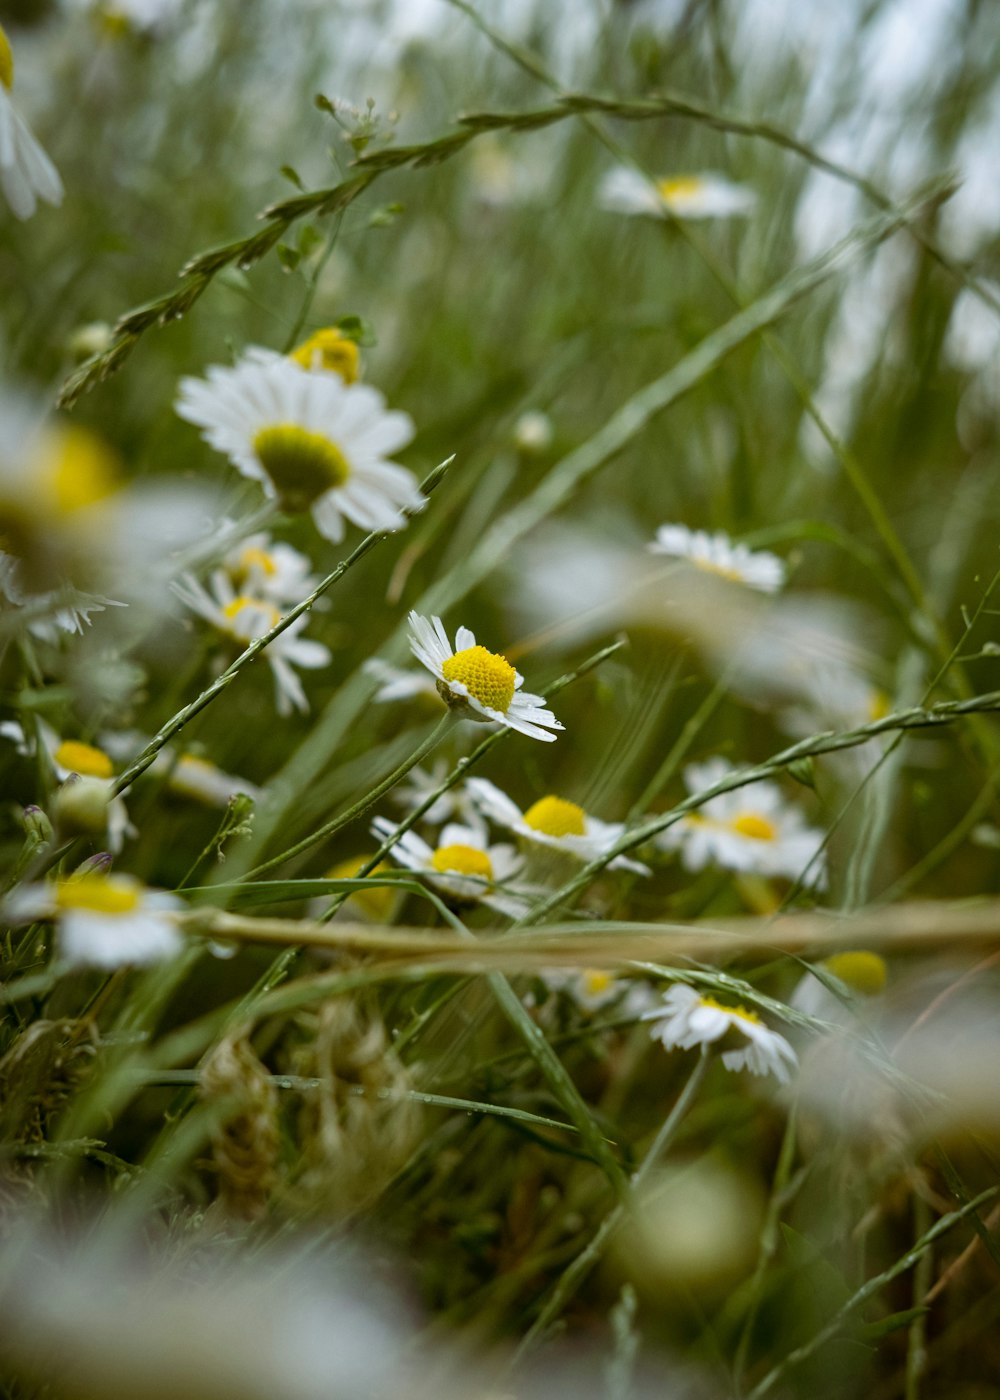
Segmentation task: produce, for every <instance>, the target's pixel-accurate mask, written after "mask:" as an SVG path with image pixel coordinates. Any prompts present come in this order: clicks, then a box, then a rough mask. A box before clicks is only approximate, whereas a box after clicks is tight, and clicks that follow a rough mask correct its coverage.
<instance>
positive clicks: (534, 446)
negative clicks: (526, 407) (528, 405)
mask: <svg viewBox="0 0 1000 1400" xmlns="http://www.w3.org/2000/svg"><path fill="white" fill-rule="evenodd" d="M554 437H555V429H554V428H553V426H552V419H551V418H550V417H549V415H548V414H547V413H541V412H540V411H539V410H538V409H532V410H531V411H530V412H528V413H522V414H521V416H520V418H519V419H518V420H517V422H516V423H515V424H514V446H515V447H517V448H518V450H519V451H521V452H524V453H525V454H526V455H527V456H529V457H533V456H534V455H535V454H536V453H540V452H547V451H548V449H549V448H550V447H551V446H552V440H553V438H554Z"/></svg>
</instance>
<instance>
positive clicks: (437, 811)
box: [392, 690, 486, 835]
mask: <svg viewBox="0 0 1000 1400" xmlns="http://www.w3.org/2000/svg"><path fill="white" fill-rule="evenodd" d="M434 693H435V695H437V691H436V690H435V692H434ZM449 771H450V765H449V764H448V761H447V759H443V758H438V759H435V761H434V764H433V766H432V768H431V771H430V772H429V773H428V772H427V771H426V770H425V769H423V768H411V769H410V771H409V773H408V774H407V776H406V779H405V780H404V781H403V782H401V783H400V784H399V785H398V786H397V787H395V788H394V789H393V792H392V796H393V800H394V801H395V802H398V803H399V805H400V806H401V807H402V808H403V810H404V811H405V812H412V811H413V809H414V808H415V807H419V806H420V804H421V802H423V801H424V800H425V799H426V798H427V797H429V796H430V794H431V793H432V792H434V791H435V790H436V789H437V788H439V787H440V786H441V784H442V783H443V782H444V780H445V778H446V777H447V776H448V773H449ZM422 820H423V821H425V822H427V823H428V825H429V826H441V825H442V824H443V823H444V822H448V821H457V822H458V823H459V825H460V826H474V827H475V828H476V829H477V830H478V831H482V832H483V834H484V835H485V833H486V827H485V823H484V822H483V818H482V814H481V812H480V811H479V808H478V807H477V806H476V804H475V801H474V800H473V797H472V794H471V793H470V792H469V791H468V788H467V787H466V785H465V784H464V783H457V784H456V785H455V786H454V787H452V788H449V789H448V791H447V792H443V793H442V794H441V796H440V797H438V798H436V799H435V801H434V803H433V804H432V805H431V806H430V807H428V809H427V811H426V812H425V813H424V815H423V818H422Z"/></svg>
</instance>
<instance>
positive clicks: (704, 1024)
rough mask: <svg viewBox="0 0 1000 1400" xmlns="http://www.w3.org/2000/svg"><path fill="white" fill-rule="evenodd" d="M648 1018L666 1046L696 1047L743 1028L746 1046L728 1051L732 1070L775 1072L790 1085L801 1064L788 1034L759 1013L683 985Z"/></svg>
mask: <svg viewBox="0 0 1000 1400" xmlns="http://www.w3.org/2000/svg"><path fill="white" fill-rule="evenodd" d="M642 1019H643V1020H644V1021H649V1022H651V1023H652V1024H651V1029H650V1034H651V1035H652V1037H653V1039H654V1040H658V1041H659V1042H660V1043H661V1045H663V1047H664V1049H666V1050H673V1049H680V1050H693V1049H694V1048H695V1047H696V1046H699V1045H714V1044H715V1042H716V1041H717V1040H721V1039H722V1037H723V1036H724V1035H725V1034H726V1033H727V1032H728V1031H737V1032H738V1033H739V1034H740V1035H742V1036H743V1037H744V1039H745V1041H746V1044H745V1045H744V1046H743V1047H742V1048H741V1049H739V1050H726V1051H725V1052H724V1053H723V1056H722V1063H723V1064H724V1065H725V1067H726V1069H732V1070H738V1069H748V1070H749V1071H750V1073H751V1074H773V1075H774V1077H775V1078H776V1079H777V1080H778V1081H779V1082H780V1083H781V1084H787V1083H788V1082H789V1081H790V1079H791V1077H792V1070H793V1069H794V1068H795V1067H796V1065H797V1064H798V1058H797V1056H796V1054H795V1051H794V1050H793V1049H792V1047H791V1046H790V1045H789V1043H788V1041H787V1040H786V1039H785V1037H784V1036H783V1035H779V1034H778V1032H777V1031H772V1030H769V1029H768V1027H767V1026H765V1025H764V1023H763V1021H762V1020H761V1019H760V1017H759V1016H757V1015H756V1014H755V1013H754V1012H753V1011H747V1010H746V1008H745V1007H742V1006H722V1005H720V1004H719V1002H717V1001H715V1000H714V999H713V998H712V997H706V996H701V995H700V994H699V993H698V992H696V991H695V989H694V988H693V987H688V986H686V985H685V984H683V983H677V984H676V985H674V986H673V987H671V988H670V990H669V991H667V992H665V993H664V996H663V1005H662V1006H659V1007H657V1009H656V1010H655V1011H647V1012H646V1014H645V1015H644V1016H643V1018H642Z"/></svg>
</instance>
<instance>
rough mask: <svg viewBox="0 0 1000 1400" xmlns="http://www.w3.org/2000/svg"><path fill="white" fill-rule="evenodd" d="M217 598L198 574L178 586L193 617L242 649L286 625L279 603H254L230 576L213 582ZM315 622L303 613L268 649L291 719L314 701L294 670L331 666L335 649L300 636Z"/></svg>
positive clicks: (278, 694)
mask: <svg viewBox="0 0 1000 1400" xmlns="http://www.w3.org/2000/svg"><path fill="white" fill-rule="evenodd" d="M212 586H213V589H214V596H213V594H212V593H209V592H208V590H207V589H206V588H205V587H204V586H203V585H202V584H200V583H199V582H198V580H197V579H196V578H195V577H194V576H193V575H192V574H185V575H184V576H183V578H182V579H180V580H178V582H177V583H175V584H174V590H175V592H176V593H177V596H178V597H179V598H180V599H181V600H182V601H183V602H184V603H186V604H187V606H188V607H189V608H190V609H191V611H192V612H196V613H197V614H198V615H199V616H200V617H203V618H205V620H206V621H207V622H210V623H211V624H212V626H213V627H215V628H216V630H217V631H219V632H220V633H221V634H222V635H223V636H224V637H228V638H229V639H230V640H232V641H233V642H235V643H237V645H238V646H239V647H240V648H241V649H242V648H244V647H247V646H249V644H250V643H251V642H253V641H256V640H257V638H258V637H263V635H264V634H265V632H269V631H270V630H271V628H272V627H275V626H277V624H278V623H279V622H280V621H281V613H280V612H279V611H278V609H277V608H276V607H275V606H274V604H273V603H270V602H268V601H267V600H266V599H264V598H254V597H252V596H250V595H249V594H245V593H237V592H236V590H235V589H234V588H233V586H232V583H231V582H230V580H229V577H228V575H227V574H225V573H224V572H223V571H221V570H219V571H218V572H216V573H215V574H214V575H213V577H212ZM308 621H309V619H308V618H307V617H306V616H305V615H304V614H303V616H302V617H297V618H296V619H295V621H294V622H293V623H292V624H291V626H289V627H288V628H287V629H286V630H285V631H284V632H281V633H279V635H278V636H277V637H275V639H274V641H273V642H271V643H270V645H269V646H268V647H267V648H266V655H267V660H268V664H269V665H270V667H271V671H272V673H273V675H274V692H275V699H276V702H277V706H278V714H279V715H289V714H291V712H292V710H293V709H295V710H301V711H302V712H303V713H306V712H307V711H308V709H309V702H308V700H307V699H306V693H305V691H304V690H303V689H302V682H301V681H300V680H299V678H298V676H297V675H296V674H295V672H294V671H293V670H292V667H293V666H304V667H306V668H307V669H310V670H312V669H315V668H316V667H319V666H327V665H329V663H330V650H329V648H328V647H325V646H324V645H323V644H322V642H314V641H311V640H309V639H308V638H307V637H300V636H299V633H300V632H301V631H302V629H303V628H304V627H306V626H307V625H308Z"/></svg>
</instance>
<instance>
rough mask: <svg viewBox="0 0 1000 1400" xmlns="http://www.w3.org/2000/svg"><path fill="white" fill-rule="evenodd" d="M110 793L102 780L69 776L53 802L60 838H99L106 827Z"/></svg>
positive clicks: (74, 774) (73, 774)
mask: <svg viewBox="0 0 1000 1400" xmlns="http://www.w3.org/2000/svg"><path fill="white" fill-rule="evenodd" d="M110 805H111V789H110V787H109V785H108V783H107V782H106V781H105V780H104V779H103V778H81V777H80V776H79V775H78V774H76V773H71V774H70V776H69V777H68V778H67V779H66V781H65V782H64V783H63V785H62V786H61V787H60V789H59V791H58V792H57V793H56V799H55V807H54V811H55V818H56V825H57V827H58V828H59V834H60V836H102V835H103V834H104V832H105V831H106V830H107V826H108V808H109V807H110Z"/></svg>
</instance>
